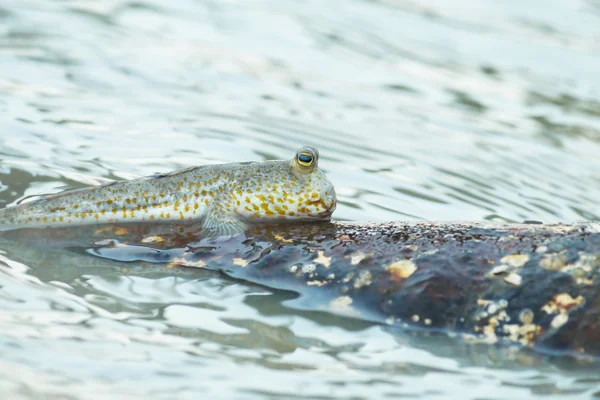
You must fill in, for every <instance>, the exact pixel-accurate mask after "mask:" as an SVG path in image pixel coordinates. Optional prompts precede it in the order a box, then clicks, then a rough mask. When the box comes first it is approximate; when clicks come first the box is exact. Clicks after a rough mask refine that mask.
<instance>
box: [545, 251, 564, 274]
mask: <svg viewBox="0 0 600 400" xmlns="http://www.w3.org/2000/svg"><path fill="white" fill-rule="evenodd" d="M566 252H567V251H566V250H565V251H561V252H560V253H550V254H546V255H544V257H542V259H541V260H540V265H541V266H542V268H544V269H547V270H550V271H559V270H560V269H562V268H563V267H564V266H565V265H566V264H567V257H566V256H565V254H564V253H566Z"/></svg>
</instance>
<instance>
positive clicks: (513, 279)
mask: <svg viewBox="0 0 600 400" xmlns="http://www.w3.org/2000/svg"><path fill="white" fill-rule="evenodd" d="M522 281H523V278H522V277H521V275H519V274H517V273H514V272H511V273H510V274H508V275H506V276H505V277H504V282H506V283H508V284H509V285H512V286H521V282H522Z"/></svg>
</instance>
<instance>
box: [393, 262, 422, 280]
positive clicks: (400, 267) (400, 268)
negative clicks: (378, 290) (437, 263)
mask: <svg viewBox="0 0 600 400" xmlns="http://www.w3.org/2000/svg"><path fill="white" fill-rule="evenodd" d="M385 269H386V270H388V271H389V273H390V274H392V275H393V276H394V277H396V278H401V279H405V278H408V277H409V276H411V275H412V274H414V273H415V271H416V270H417V265H416V264H415V263H414V262H412V261H411V260H400V261H396V262H394V263H392V264H390V265H388V266H387V267H385Z"/></svg>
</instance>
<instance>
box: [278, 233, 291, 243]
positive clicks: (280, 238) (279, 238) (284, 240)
mask: <svg viewBox="0 0 600 400" xmlns="http://www.w3.org/2000/svg"><path fill="white" fill-rule="evenodd" d="M273 237H274V238H275V240H279V241H280V242H283V243H292V242H293V240H292V239H286V238H284V237H283V236H281V235H279V234H275V235H273Z"/></svg>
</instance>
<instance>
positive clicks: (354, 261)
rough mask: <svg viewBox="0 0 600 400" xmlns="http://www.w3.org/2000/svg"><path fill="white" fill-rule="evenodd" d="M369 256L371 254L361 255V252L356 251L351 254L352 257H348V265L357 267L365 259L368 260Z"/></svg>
mask: <svg viewBox="0 0 600 400" xmlns="http://www.w3.org/2000/svg"><path fill="white" fill-rule="evenodd" d="M371 255H372V254H368V253H363V252H362V251H357V252H356V253H353V254H352V255H350V265H358V264H360V263H361V262H362V261H363V260H366V259H367V258H369V257H370V256H371Z"/></svg>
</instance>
